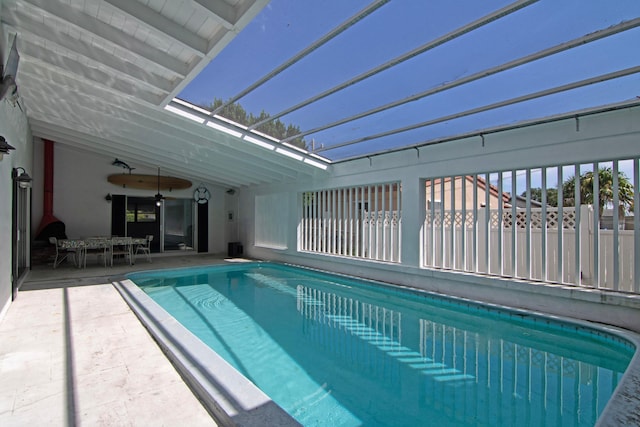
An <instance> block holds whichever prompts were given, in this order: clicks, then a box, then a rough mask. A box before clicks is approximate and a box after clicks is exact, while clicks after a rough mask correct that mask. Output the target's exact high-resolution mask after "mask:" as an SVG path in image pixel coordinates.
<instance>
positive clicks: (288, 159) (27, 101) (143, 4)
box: [0, 0, 326, 187]
mask: <svg viewBox="0 0 640 427" xmlns="http://www.w3.org/2000/svg"><path fill="white" fill-rule="evenodd" d="M267 3H268V0H2V1H1V2H0V4H2V9H1V10H0V16H1V18H2V24H3V29H4V34H5V36H6V37H9V41H11V38H12V37H13V35H14V34H17V48H18V52H19V54H20V63H19V68H18V75H17V78H16V80H17V85H18V88H19V89H18V92H19V95H20V98H19V107H20V108H23V109H24V110H25V112H26V113H27V116H28V119H29V123H30V126H31V130H32V132H33V134H34V136H37V137H41V138H45V139H50V140H53V141H55V142H56V143H60V144H66V145H69V146H72V147H76V148H77V149H80V150H87V151H91V152H94V153H98V154H102V155H105V156H108V157H113V158H116V157H117V158H118V159H121V160H124V161H125V162H127V163H128V164H129V165H131V166H134V167H140V166H148V167H153V168H155V167H156V166H159V167H161V168H162V170H163V174H164V173H167V174H176V175H179V176H183V177H186V178H192V179H197V180H202V181H207V182H211V183H216V184H219V185H222V186H230V187H242V186H248V185H254V184H261V183H270V182H281V181H290V180H296V179H305V178H309V177H313V176H316V175H317V174H322V173H326V172H323V171H324V169H323V168H318V167H316V166H318V164H317V163H316V161H315V160H314V159H313V158H311V157H310V156H308V155H306V154H304V153H299V152H294V151H293V150H289V149H284V151H285V154H287V153H288V154H290V155H288V156H287V155H282V154H281V153H282V152H283V147H281V146H276V145H273V144H271V145H269V144H268V145H267V146H265V144H264V142H267V143H268V140H266V139H264V138H261V137H260V136H257V135H255V134H251V133H250V132H247V131H246V130H243V129H241V128H238V127H233V126H230V125H228V124H226V123H224V122H223V121H221V120H218V119H217V118H215V117H207V116H206V115H203V114H202V113H201V112H198V111H197V110H196V109H193V110H192V109H191V107H190V106H188V105H185V104H176V101H174V100H173V99H174V97H175V96H176V94H178V93H179V92H180V91H181V90H182V89H183V88H184V86H185V85H186V84H187V83H188V82H189V81H190V80H192V79H193V78H194V77H195V76H196V75H197V74H198V73H199V72H200V71H201V70H202V69H203V68H204V67H205V66H206V65H207V64H208V63H209V62H210V61H211V59H212V58H213V57H214V56H216V55H217V54H218V53H219V52H220V51H221V50H222V49H223V48H224V46H225V45H227V44H228V43H229V42H230V40H231V39H232V38H233V37H234V36H235V35H236V34H237V33H238V32H239V31H240V30H241V29H242V28H243V27H244V26H245V25H246V24H247V23H248V22H249V21H250V20H251V19H253V18H254V17H255V16H256V14H257V13H258V12H260V10H262V8H263V7H264V6H265V5H266V4H267ZM5 58H6V54H5V55H4V58H3V60H5ZM3 102H5V101H3ZM16 108H18V106H16ZM166 108H169V109H173V110H182V111H183V112H185V111H186V112H191V113H192V114H186V115H187V116H189V115H191V120H190V119H188V118H185V117H184V116H185V114H183V115H182V116H180V115H177V114H174V113H173V112H171V111H168V110H167V109H166ZM197 116H199V117H200V120H199V122H200V124H198V123H195V122H194V121H193V120H197V118H194V117H197ZM216 127H217V129H216ZM225 128H230V129H231V131H225V130H228V129H225ZM219 129H222V130H219ZM250 141H254V143H251V142H250ZM255 141H258V142H259V143H260V144H259V145H258V144H256V143H255ZM265 147H267V148H265ZM276 148H278V151H279V152H276ZM292 154H293V155H292ZM313 164H316V166H313Z"/></svg>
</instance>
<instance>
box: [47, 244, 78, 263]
mask: <svg viewBox="0 0 640 427" xmlns="http://www.w3.org/2000/svg"><path fill="white" fill-rule="evenodd" d="M49 243H51V244H52V245H54V246H55V247H56V257H55V259H54V260H53V268H56V267H57V266H59V265H60V264H62V262H63V261H64V260H65V259H67V258H68V257H69V255H72V257H71V259H72V260H73V265H78V262H79V261H78V259H79V257H78V254H79V252H78V250H79V249H80V248H64V249H63V248H62V246H61V245H60V242H58V238H57V237H49Z"/></svg>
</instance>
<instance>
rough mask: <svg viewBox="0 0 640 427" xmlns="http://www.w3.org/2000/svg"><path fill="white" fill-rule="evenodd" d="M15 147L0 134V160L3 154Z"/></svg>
mask: <svg viewBox="0 0 640 427" xmlns="http://www.w3.org/2000/svg"><path fill="white" fill-rule="evenodd" d="M15 149H16V148H15V147H13V146H12V145H11V144H9V143H8V142H7V140H6V139H4V136H1V135H0V160H2V156H4V155H5V154H9V150H15Z"/></svg>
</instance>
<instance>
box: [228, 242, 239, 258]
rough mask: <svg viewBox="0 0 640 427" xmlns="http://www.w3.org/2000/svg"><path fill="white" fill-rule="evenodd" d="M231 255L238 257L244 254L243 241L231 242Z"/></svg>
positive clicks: (229, 250)
mask: <svg viewBox="0 0 640 427" xmlns="http://www.w3.org/2000/svg"><path fill="white" fill-rule="evenodd" d="M228 252H229V257H231V258H237V257H239V256H242V243H240V242H229V248H228Z"/></svg>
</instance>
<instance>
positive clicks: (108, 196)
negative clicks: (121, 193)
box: [104, 193, 113, 203]
mask: <svg viewBox="0 0 640 427" xmlns="http://www.w3.org/2000/svg"><path fill="white" fill-rule="evenodd" d="M104 199H105V200H106V201H107V203H111V200H113V197H112V196H111V193H108V194H107V195H106V196H105V197H104Z"/></svg>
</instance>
